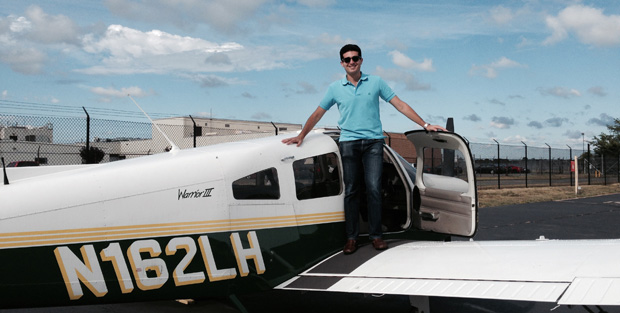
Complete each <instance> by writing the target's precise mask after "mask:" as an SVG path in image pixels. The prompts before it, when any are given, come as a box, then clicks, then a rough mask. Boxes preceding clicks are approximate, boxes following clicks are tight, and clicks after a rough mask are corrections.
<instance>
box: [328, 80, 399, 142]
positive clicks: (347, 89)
mask: <svg viewBox="0 0 620 313" xmlns="http://www.w3.org/2000/svg"><path fill="white" fill-rule="evenodd" d="M394 96H396V94H395V93H394V91H392V88H390V86H388V84H387V83H386V82H385V81H384V80H383V79H381V77H379V76H373V75H364V74H363V73H362V77H361V79H360V81H359V82H358V83H357V87H356V86H354V85H353V84H351V83H350V82H349V81H348V80H347V78H346V77H345V78H343V79H341V80H338V81H335V82H333V83H332V84H331V85H329V88H327V92H326V93H325V97H323V100H322V101H321V103H320V104H319V106H320V107H322V108H323V109H325V110H329V109H330V108H331V107H332V106H333V105H334V104H337V105H338V111H340V119H339V120H338V126H340V129H341V130H340V141H352V140H358V139H383V138H384V136H383V127H382V125H381V117H380V115H379V98H381V99H383V100H384V101H385V102H389V101H390V100H392V98H394Z"/></svg>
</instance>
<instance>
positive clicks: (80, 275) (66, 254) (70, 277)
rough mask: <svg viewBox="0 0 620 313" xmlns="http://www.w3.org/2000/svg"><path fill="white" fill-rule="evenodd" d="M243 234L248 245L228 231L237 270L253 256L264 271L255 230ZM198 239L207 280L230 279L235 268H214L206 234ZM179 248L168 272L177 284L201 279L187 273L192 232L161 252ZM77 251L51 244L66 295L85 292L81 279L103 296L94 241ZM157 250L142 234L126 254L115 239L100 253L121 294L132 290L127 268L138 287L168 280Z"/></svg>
mask: <svg viewBox="0 0 620 313" xmlns="http://www.w3.org/2000/svg"><path fill="white" fill-rule="evenodd" d="M247 238H248V242H249V243H250V247H249V248H243V245H242V242H241V238H240V237H239V233H232V234H231V235H230V242H231V244H232V248H233V251H234V254H235V259H236V261H237V268H238V270H239V275H241V276H242V277H243V276H247V275H248V274H249V273H250V269H249V266H248V263H247V261H248V260H254V265H255V268H256V271H257V274H263V273H264V272H265V262H264V261H263V257H262V255H261V252H260V245H259V242H258V238H257V236H256V232H254V231H250V232H248V233H247ZM197 241H198V246H200V254H201V255H202V260H203V262H204V266H205V269H206V271H207V277H208V278H209V281H210V282H214V281H220V280H226V279H233V278H235V277H236V276H237V269H235V268H222V269H218V268H217V266H216V264H215V257H214V255H213V249H212V248H211V244H210V243H209V238H208V236H206V235H203V236H200V237H199V238H198V240H197ZM178 250H185V256H184V257H183V258H182V259H181V260H180V261H179V263H178V264H177V265H176V267H175V268H174V270H173V272H172V278H173V280H174V284H175V286H184V285H191V284H201V283H203V282H204V281H205V279H206V277H205V273H204V272H202V271H199V272H193V273H186V272H185V271H186V269H187V267H188V266H189V264H190V263H191V262H192V260H193V259H194V257H195V256H196V253H197V252H198V248H197V246H196V242H195V241H194V239H192V238H191V237H175V238H172V239H171V240H170V241H169V242H168V244H167V245H166V249H165V254H166V255H168V256H171V255H174V254H176V253H177V251H178ZM80 252H81V258H80V256H77V255H76V254H74V253H73V251H72V250H71V249H69V247H68V246H60V247H57V248H56V249H54V254H55V255H56V260H57V261H58V266H59V268H60V271H61V273H62V277H63V279H64V281H65V285H66V287H67V292H68V293H69V298H70V299H71V300H77V299H79V298H81V297H82V296H83V295H84V292H83V290H82V286H81V285H80V282H82V283H83V284H84V285H85V286H86V287H87V288H88V289H89V290H90V291H91V292H92V293H93V294H94V295H95V296H97V297H103V296H105V295H106V294H107V293H108V287H107V285H106V280H105V279H104V275H103V271H102V269H101V263H99V262H100V261H99V258H97V253H96V252H95V248H94V246H93V245H92V244H86V245H83V246H82V247H81V248H80ZM147 253H148V255H149V256H150V258H143V256H142V255H144V254H147ZM161 253H162V250H161V247H160V245H159V243H158V242H157V241H156V240H154V239H144V240H137V241H134V242H133V243H132V244H131V245H130V246H129V248H128V249H127V251H126V256H127V258H125V253H123V250H122V249H121V246H120V244H119V243H118V242H112V243H110V244H109V245H108V246H107V247H106V248H105V249H102V250H101V251H100V252H99V255H100V257H101V262H111V263H112V266H113V267H114V271H115V274H116V278H117V280H118V283H119V286H120V289H121V291H122V293H131V292H132V291H133V290H134V284H133V280H132V278H131V276H132V274H131V273H133V277H134V280H135V282H136V285H137V286H138V288H139V289H140V290H154V289H159V288H161V287H162V286H163V285H164V284H165V283H166V282H168V280H169V278H170V273H169V271H168V267H167V266H166V262H165V260H164V259H162V258H160V257H159V256H160V255H161ZM127 261H129V264H130V267H131V268H129V267H128V266H127ZM130 272H131V273H130Z"/></svg>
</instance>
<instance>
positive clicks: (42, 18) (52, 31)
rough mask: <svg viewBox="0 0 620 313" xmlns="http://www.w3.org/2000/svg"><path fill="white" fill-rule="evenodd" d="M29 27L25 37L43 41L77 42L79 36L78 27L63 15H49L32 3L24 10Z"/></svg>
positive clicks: (51, 42)
mask: <svg viewBox="0 0 620 313" xmlns="http://www.w3.org/2000/svg"><path fill="white" fill-rule="evenodd" d="M26 18H27V19H28V21H29V22H28V24H29V27H25V28H24V29H23V30H25V29H26V28H27V29H28V34H27V37H28V38H29V39H30V40H33V41H36V42H40V43H45V44H53V43H68V44H74V45H77V44H79V42H80V41H79V38H80V36H81V34H80V29H79V27H78V26H77V25H76V24H75V23H74V22H73V21H72V20H71V19H70V18H68V17H66V16H64V15H56V16H51V15H48V14H47V13H45V12H43V9H41V8H40V7H38V6H36V5H33V6H30V7H29V8H28V9H27V10H26Z"/></svg>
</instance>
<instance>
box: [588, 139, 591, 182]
mask: <svg viewBox="0 0 620 313" xmlns="http://www.w3.org/2000/svg"><path fill="white" fill-rule="evenodd" d="M590 161H591V160H590V143H589V142H588V185H590V184H591V181H590V167H592V162H590Z"/></svg>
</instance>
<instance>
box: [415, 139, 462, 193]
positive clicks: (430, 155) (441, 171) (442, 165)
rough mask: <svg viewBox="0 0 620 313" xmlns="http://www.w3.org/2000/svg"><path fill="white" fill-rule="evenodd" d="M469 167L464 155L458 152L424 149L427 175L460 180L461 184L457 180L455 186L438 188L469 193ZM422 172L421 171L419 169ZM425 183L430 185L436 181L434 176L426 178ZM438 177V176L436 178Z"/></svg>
mask: <svg viewBox="0 0 620 313" xmlns="http://www.w3.org/2000/svg"><path fill="white" fill-rule="evenodd" d="M466 169H467V165H466V164H465V158H464V157H463V154H462V153H461V152H460V151H458V150H451V149H430V148H427V149H424V169H422V170H423V171H424V173H425V174H435V175H437V176H444V177H453V178H458V179H459V180H461V182H459V183H457V181H456V180H455V181H454V183H453V184H448V185H446V183H445V182H447V181H445V180H443V182H444V183H443V184H438V185H437V186H434V184H431V185H433V187H436V188H440V189H446V188H447V189H451V190H455V191H461V192H465V191H467V181H468V177H467V171H466ZM418 170H420V169H418ZM424 177H425V178H424V180H425V183H426V184H427V185H428V183H430V182H431V181H434V179H433V175H430V176H424ZM435 177H436V176H435Z"/></svg>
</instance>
